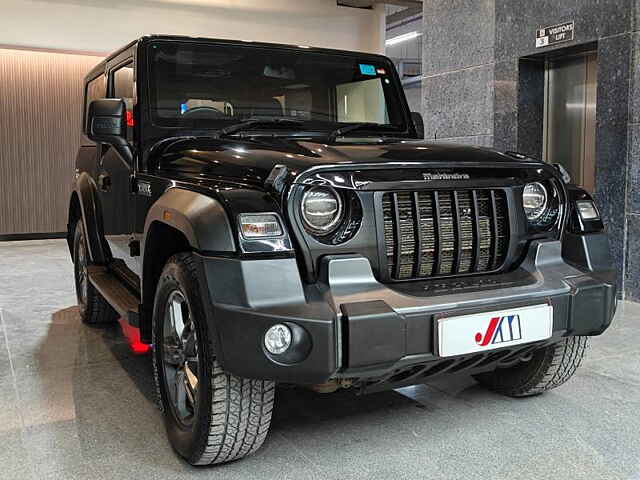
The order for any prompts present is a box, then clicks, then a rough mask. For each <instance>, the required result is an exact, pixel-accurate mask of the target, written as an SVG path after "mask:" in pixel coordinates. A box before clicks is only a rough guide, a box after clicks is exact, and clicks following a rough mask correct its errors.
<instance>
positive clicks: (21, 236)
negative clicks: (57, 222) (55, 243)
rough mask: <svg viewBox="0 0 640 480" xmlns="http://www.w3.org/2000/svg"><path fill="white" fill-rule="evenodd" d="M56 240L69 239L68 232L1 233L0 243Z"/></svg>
mask: <svg viewBox="0 0 640 480" xmlns="http://www.w3.org/2000/svg"><path fill="white" fill-rule="evenodd" d="M56 238H67V232H46V233H0V242H15V241H22V240H52V239H56Z"/></svg>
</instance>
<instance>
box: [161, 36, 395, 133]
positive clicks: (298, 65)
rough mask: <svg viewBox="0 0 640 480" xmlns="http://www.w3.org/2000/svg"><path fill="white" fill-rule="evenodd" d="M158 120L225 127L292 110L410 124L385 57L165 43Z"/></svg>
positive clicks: (323, 119) (310, 120) (321, 123)
mask: <svg viewBox="0 0 640 480" xmlns="http://www.w3.org/2000/svg"><path fill="white" fill-rule="evenodd" d="M150 52H151V55H150V66H149V68H150V87H151V102H150V103H151V105H150V106H151V114H152V116H153V119H154V123H155V124H156V125H161V126H181V127H191V128H193V127H196V128H220V127H223V126H225V125H228V124H232V123H237V122H238V121H242V120H245V119H248V118H256V117H258V118H259V117H274V116H275V117H290V118H294V119H296V120H301V121H304V122H305V123H307V126H310V127H314V128H315V127H317V128H319V129H329V128H335V127H336V126H339V124H341V123H345V124H348V123H356V122H373V123H379V124H385V125H389V126H394V127H397V128H398V129H399V130H404V129H405V122H404V118H403V114H402V109H401V97H400V95H399V92H398V90H397V89H396V87H395V86H394V82H393V81H392V80H393V79H392V77H391V76H390V75H389V73H390V68H392V67H391V65H388V64H387V62H386V61H385V60H384V59H375V61H372V60H371V57H362V58H360V56H358V54H353V56H351V55H341V54H328V53H317V52H313V51H304V50H301V51H291V50H285V49H277V48H260V47H257V46H246V47H245V46H227V45H211V44H208V45H207V44H180V43H170V42H158V43H155V44H153V45H152V46H151V49H150Z"/></svg>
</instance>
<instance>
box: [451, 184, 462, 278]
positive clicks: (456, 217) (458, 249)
mask: <svg viewBox="0 0 640 480" xmlns="http://www.w3.org/2000/svg"><path fill="white" fill-rule="evenodd" d="M452 193H453V208H452V209H451V222H452V223H453V226H454V229H455V234H454V241H453V245H454V247H453V251H454V254H453V265H452V268H451V271H452V273H460V260H461V257H462V225H461V223H460V201H459V200H458V192H456V191H454V192H452Z"/></svg>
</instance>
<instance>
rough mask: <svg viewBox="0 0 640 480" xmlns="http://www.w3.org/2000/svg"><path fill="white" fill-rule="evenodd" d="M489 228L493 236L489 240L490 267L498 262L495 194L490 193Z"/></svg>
mask: <svg viewBox="0 0 640 480" xmlns="http://www.w3.org/2000/svg"><path fill="white" fill-rule="evenodd" d="M491 226H492V228H493V235H492V238H491V263H490V264H489V265H491V267H493V266H494V265H495V264H496V263H497V262H498V207H497V204H496V194H495V192H493V191H492V192H491ZM491 267H490V268H491Z"/></svg>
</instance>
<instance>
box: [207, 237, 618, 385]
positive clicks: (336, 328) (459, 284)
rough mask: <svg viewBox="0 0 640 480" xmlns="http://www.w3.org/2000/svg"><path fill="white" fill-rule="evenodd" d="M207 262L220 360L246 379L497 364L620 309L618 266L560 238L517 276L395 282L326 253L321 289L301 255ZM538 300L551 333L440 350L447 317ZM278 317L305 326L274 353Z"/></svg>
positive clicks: (537, 245)
mask: <svg viewBox="0 0 640 480" xmlns="http://www.w3.org/2000/svg"><path fill="white" fill-rule="evenodd" d="M587 248H588V242H587ZM199 258H200V260H201V265H202V275H203V276H204V277H205V280H206V281H205V282H202V284H203V290H205V289H206V291H203V293H206V294H207V295H208V296H209V298H210V300H211V304H210V313H211V318H210V319H209V325H210V332H211V338H212V339H213V340H214V342H215V347H216V352H217V355H218V359H219V361H220V362H221V363H222V366H223V367H224V368H225V370H226V371H228V372H230V373H233V374H236V375H239V376H242V377H247V378H259V379H269V380H276V381H280V382H288V383H298V384H320V383H325V382H327V381H328V380H329V379H337V378H345V379H356V380H357V381H359V382H361V381H369V380H371V381H372V383H380V382H379V379H381V378H391V377H394V376H398V375H400V376H401V375H402V372H405V371H408V372H414V371H418V370H420V369H423V370H424V369H426V368H427V367H428V366H429V365H433V366H438V365H447V368H440V367H438V368H439V369H438V368H435V369H433V370H435V371H437V372H444V371H462V370H464V369H463V368H461V366H467V367H479V366H482V367H483V368H485V369H489V368H495V366H496V364H497V362H499V361H503V362H504V361H505V360H507V359H513V358H514V355H520V354H522V355H524V354H525V353H527V352H528V351H531V349H532V348H537V347H539V346H540V345H545V344H549V343H553V342H555V341H558V340H559V339H561V338H562V337H564V336H570V335H598V334H600V333H602V332H603V331H604V330H606V328H607V327H608V326H609V325H610V323H611V320H612V318H613V315H614V313H615V309H616V285H615V275H614V272H612V271H606V270H597V271H596V270H594V269H593V268H590V267H588V266H587V267H585V268H583V267H582V266H581V265H577V266H573V265H571V264H569V263H567V262H566V261H565V260H564V259H563V255H562V250H561V243H560V242H559V241H546V242H533V243H532V244H531V245H530V248H529V254H528V256H527V258H526V259H525V260H524V261H523V263H522V264H521V266H520V269H519V270H518V271H517V272H512V273H510V274H505V275H502V276H486V277H475V278H472V277H469V279H468V280H460V279H457V280H455V281H444V282H443V281H440V282H439V281H437V280H435V279H434V280H427V281H424V282H410V283H407V284H398V285H387V284H381V283H379V282H378V281H377V280H376V279H375V277H374V275H373V272H372V270H371V266H370V264H369V262H368V260H367V259H366V258H364V257H361V256H358V255H346V256H335V257H331V256H329V257H325V258H324V260H323V263H322V266H321V273H322V274H321V280H320V281H319V282H318V283H317V284H315V285H303V283H302V281H301V280H300V275H299V273H298V266H297V264H296V261H295V259H293V258H286V259H268V260H265V259H262V260H241V259H229V258H212V257H204V256H202V257H199ZM541 303H549V304H551V305H552V306H553V335H552V337H551V338H550V339H549V340H547V341H545V342H542V343H539V344H536V345H532V344H525V345H519V346H518V348H517V349H515V350H513V351H510V350H508V349H501V350H502V352H501V351H500V350H490V351H488V353H487V354H483V355H481V356H478V355H474V356H461V357H460V358H455V357H449V358H447V359H443V358H441V357H439V356H438V352H437V347H436V342H435V338H434V324H435V322H436V318H437V316H438V315H442V314H443V313H446V314H447V315H462V314H466V313H474V312H482V311H494V310H503V309H507V308H514V307H521V306H526V305H536V304H541ZM275 323H287V324H289V325H292V326H295V328H298V327H299V329H300V330H299V332H300V335H294V337H296V338H297V339H298V341H297V342H294V344H293V345H292V347H291V348H290V352H289V356H288V357H283V358H274V356H272V355H270V354H268V353H267V352H266V350H265V349H264V347H263V336H264V333H265V332H266V330H267V329H268V328H269V327H270V326H272V325H273V324H275ZM496 353H497V355H496ZM517 358H520V357H517ZM492 359H493V360H494V361H493V360H492ZM452 367H455V368H452ZM407 378H409V377H407ZM411 378H413V377H411ZM375 379H378V380H375ZM374 380H375V381H374Z"/></svg>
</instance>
